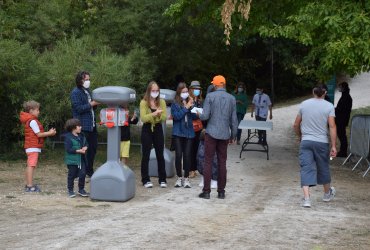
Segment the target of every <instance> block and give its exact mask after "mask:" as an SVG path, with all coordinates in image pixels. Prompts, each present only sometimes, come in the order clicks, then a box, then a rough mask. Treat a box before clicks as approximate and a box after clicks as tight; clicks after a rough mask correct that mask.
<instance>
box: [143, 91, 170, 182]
mask: <svg viewBox="0 0 370 250" xmlns="http://www.w3.org/2000/svg"><path fill="white" fill-rule="evenodd" d="M159 96H160V98H161V99H163V100H165V101H166V103H167V104H170V103H172V102H173V101H174V100H175V96H176V91H173V90H172V89H161V90H160V95H159ZM170 115H171V109H170V108H167V117H169V116H170ZM162 127H163V136H164V138H165V140H166V121H164V122H163V123H162ZM163 156H164V162H165V167H166V175H167V177H173V176H174V175H175V156H174V155H173V153H172V152H171V151H170V150H169V149H167V148H166V147H164V151H163ZM149 176H154V177H156V176H158V163H157V157H156V154H155V150H154V148H153V149H152V150H151V151H150V157H149Z"/></svg>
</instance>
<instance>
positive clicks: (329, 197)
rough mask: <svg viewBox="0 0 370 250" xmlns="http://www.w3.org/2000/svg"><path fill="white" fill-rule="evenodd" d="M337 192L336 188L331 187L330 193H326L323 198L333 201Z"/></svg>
mask: <svg viewBox="0 0 370 250" xmlns="http://www.w3.org/2000/svg"><path fill="white" fill-rule="evenodd" d="M335 193H336V190H335V188H334V187H331V188H330V189H329V193H324V196H323V197H322V200H323V201H331V200H332V199H334V196H335Z"/></svg>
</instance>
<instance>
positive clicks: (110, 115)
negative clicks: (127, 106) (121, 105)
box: [105, 108, 116, 121]
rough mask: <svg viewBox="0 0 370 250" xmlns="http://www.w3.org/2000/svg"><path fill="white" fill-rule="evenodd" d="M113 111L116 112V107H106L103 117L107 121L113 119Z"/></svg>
mask: <svg viewBox="0 0 370 250" xmlns="http://www.w3.org/2000/svg"><path fill="white" fill-rule="evenodd" d="M115 113H116V109H112V108H110V109H106V112H105V118H106V119H107V121H113V119H114V114H115Z"/></svg>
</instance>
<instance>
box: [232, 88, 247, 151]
mask: <svg viewBox="0 0 370 250" xmlns="http://www.w3.org/2000/svg"><path fill="white" fill-rule="evenodd" d="M234 96H235V99H236V115H237V117H238V125H239V123H240V122H241V121H242V120H243V119H244V116H245V113H246V112H247V109H248V97H247V94H246V87H245V84H244V83H243V82H239V83H238V85H236V89H235V92H234ZM241 136H242V130H241V129H238V133H237V135H236V139H237V144H238V145H240V138H241Z"/></svg>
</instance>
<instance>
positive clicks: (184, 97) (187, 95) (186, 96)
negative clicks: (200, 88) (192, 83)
mask: <svg viewBox="0 0 370 250" xmlns="http://www.w3.org/2000/svg"><path fill="white" fill-rule="evenodd" d="M180 96H181V98H182V99H183V100H185V99H186V98H188V97H189V93H188V92H186V93H181V94H180Z"/></svg>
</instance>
